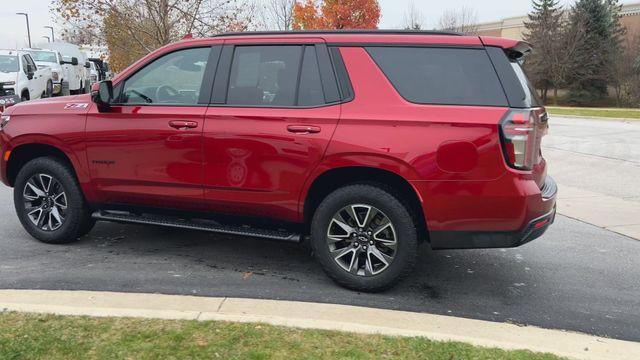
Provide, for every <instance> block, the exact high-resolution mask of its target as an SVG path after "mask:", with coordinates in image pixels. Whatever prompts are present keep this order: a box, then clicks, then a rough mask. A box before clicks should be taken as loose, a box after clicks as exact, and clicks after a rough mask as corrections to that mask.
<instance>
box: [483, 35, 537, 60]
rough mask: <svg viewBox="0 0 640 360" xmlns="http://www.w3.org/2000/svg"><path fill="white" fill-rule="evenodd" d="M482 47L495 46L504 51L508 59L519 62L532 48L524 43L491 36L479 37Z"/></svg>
mask: <svg viewBox="0 0 640 360" xmlns="http://www.w3.org/2000/svg"><path fill="white" fill-rule="evenodd" d="M480 41H482V44H484V46H496V47H501V48H502V49H504V52H505V53H506V54H507V56H508V57H509V58H510V59H513V60H519V59H521V58H523V57H525V56H527V55H529V54H530V53H531V52H532V51H533V47H532V46H531V44H529V43H528V42H526V41H519V40H514V39H506V38H500V37H493V36H480Z"/></svg>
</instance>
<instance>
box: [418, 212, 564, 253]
mask: <svg viewBox="0 0 640 360" xmlns="http://www.w3.org/2000/svg"><path fill="white" fill-rule="evenodd" d="M555 218H556V208H555V206H554V207H553V210H551V211H550V212H549V213H548V214H544V215H542V216H540V217H539V218H536V219H533V220H531V221H530V222H529V223H528V224H527V226H525V228H524V229H522V230H520V231H513V232H509V231H502V232H472V231H436V232H432V233H431V234H430V239H431V247H432V248H433V249H489V248H511V247H518V246H520V245H524V244H526V243H528V242H530V241H532V240H535V239H537V238H539V237H540V236H542V234H544V233H545V232H546V231H547V229H548V228H549V226H550V225H551V224H553V222H554V221H555Z"/></svg>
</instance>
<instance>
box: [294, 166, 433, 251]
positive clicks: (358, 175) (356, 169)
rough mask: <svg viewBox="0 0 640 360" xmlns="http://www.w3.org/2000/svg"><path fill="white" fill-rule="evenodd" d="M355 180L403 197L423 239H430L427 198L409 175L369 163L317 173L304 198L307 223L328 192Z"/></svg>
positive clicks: (304, 219)
mask: <svg viewBox="0 0 640 360" xmlns="http://www.w3.org/2000/svg"><path fill="white" fill-rule="evenodd" d="M352 184H370V185H374V186H379V187H381V188H382V189H384V190H385V191H387V192H390V193H391V194H393V195H394V196H396V197H397V198H399V200H400V201H402V202H403V203H404V204H405V206H407V207H408V210H409V212H410V213H411V215H412V216H413V220H414V223H415V224H416V228H417V229H418V236H419V239H421V240H428V234H429V233H428V231H427V224H426V221H425V218H424V211H423V201H422V199H421V198H420V196H419V194H418V192H417V191H416V189H415V188H414V187H413V186H412V185H411V183H410V182H409V181H408V180H407V179H405V178H404V177H402V176H400V175H398V174H397V173H395V172H392V171H389V170H385V169H381V168H376V167H369V166H345V167H339V168H333V169H329V170H327V171H324V172H322V173H321V174H319V175H318V176H317V177H315V179H314V180H313V182H311V184H310V186H309V187H308V189H307V191H306V193H305V194H304V198H303V199H304V202H303V206H302V212H303V221H304V223H305V224H307V225H308V224H310V223H311V219H312V218H313V215H314V213H315V210H316V209H317V207H318V205H320V203H321V202H322V200H323V199H324V198H325V197H326V196H327V195H329V194H330V193H331V192H333V191H335V190H337V189H339V188H341V187H343V186H347V185H352Z"/></svg>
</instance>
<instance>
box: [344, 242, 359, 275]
mask: <svg viewBox="0 0 640 360" xmlns="http://www.w3.org/2000/svg"><path fill="white" fill-rule="evenodd" d="M360 254H362V249H361V248H357V249H355V250H354V251H353V256H352V257H351V264H349V269H348V270H347V271H349V272H350V273H352V274H353V275H358V271H359V270H360Z"/></svg>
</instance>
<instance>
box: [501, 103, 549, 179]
mask: <svg viewBox="0 0 640 360" xmlns="http://www.w3.org/2000/svg"><path fill="white" fill-rule="evenodd" d="M500 127H501V129H500V130H501V135H502V148H503V151H504V154H505V160H506V161H507V165H509V166H510V167H512V168H514V169H518V170H531V169H532V168H533V166H534V165H535V164H537V163H538V161H539V159H540V142H541V140H542V137H543V136H544V135H545V134H546V131H547V121H546V114H545V113H544V111H538V110H511V111H510V112H509V113H507V116H506V117H505V118H504V120H503V121H502V123H501V125H500Z"/></svg>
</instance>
